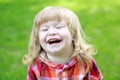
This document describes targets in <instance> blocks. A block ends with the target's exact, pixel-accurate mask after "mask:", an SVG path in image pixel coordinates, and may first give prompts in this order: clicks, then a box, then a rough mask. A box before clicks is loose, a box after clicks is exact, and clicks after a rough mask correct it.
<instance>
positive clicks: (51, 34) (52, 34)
mask: <svg viewBox="0 0 120 80" xmlns="http://www.w3.org/2000/svg"><path fill="white" fill-rule="evenodd" d="M56 34H57V31H56V30H55V29H50V30H49V32H48V36H55V35H56Z"/></svg>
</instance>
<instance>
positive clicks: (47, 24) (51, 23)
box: [41, 20, 66, 26]
mask: <svg viewBox="0 0 120 80" xmlns="http://www.w3.org/2000/svg"><path fill="white" fill-rule="evenodd" d="M49 25H53V26H56V25H66V21H65V20H62V21H48V22H44V23H43V24H42V25H41V26H49Z"/></svg>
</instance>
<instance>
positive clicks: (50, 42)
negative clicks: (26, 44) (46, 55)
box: [48, 38, 62, 44]
mask: <svg viewBox="0 0 120 80" xmlns="http://www.w3.org/2000/svg"><path fill="white" fill-rule="evenodd" d="M61 41H62V40H61V39H56V38H55V39H50V40H48V43H49V44H56V43H60V42H61Z"/></svg>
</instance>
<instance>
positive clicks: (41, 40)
mask: <svg viewBox="0 0 120 80" xmlns="http://www.w3.org/2000/svg"><path fill="white" fill-rule="evenodd" d="M44 40H45V37H44V35H43V34H42V33H39V43H40V45H41V46H42V44H43V42H44Z"/></svg>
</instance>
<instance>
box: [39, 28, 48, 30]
mask: <svg viewBox="0 0 120 80" xmlns="http://www.w3.org/2000/svg"><path fill="white" fill-rule="evenodd" d="M47 30H48V29H47V28H43V29H40V31H47Z"/></svg>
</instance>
